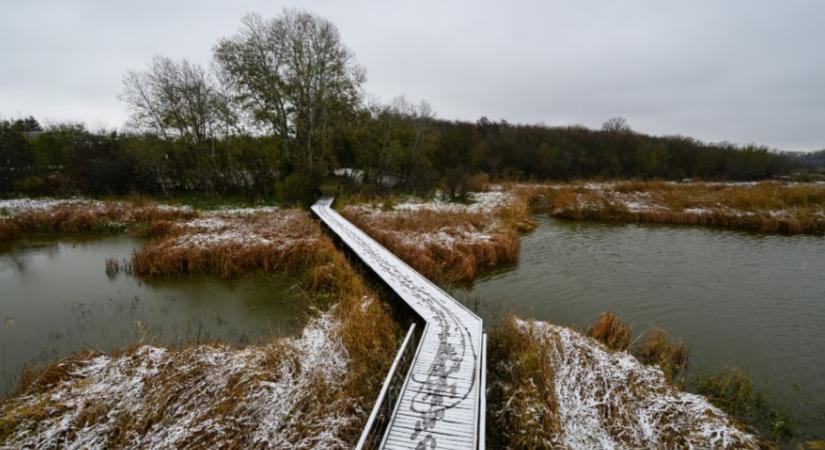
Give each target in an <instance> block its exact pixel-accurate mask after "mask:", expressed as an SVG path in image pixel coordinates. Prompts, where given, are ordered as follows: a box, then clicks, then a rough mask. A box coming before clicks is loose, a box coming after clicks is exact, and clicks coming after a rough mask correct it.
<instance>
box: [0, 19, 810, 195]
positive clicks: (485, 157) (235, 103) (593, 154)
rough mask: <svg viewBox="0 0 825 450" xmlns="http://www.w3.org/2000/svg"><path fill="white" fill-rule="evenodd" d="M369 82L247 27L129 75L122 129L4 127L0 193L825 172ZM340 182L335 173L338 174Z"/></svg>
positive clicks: (614, 125) (332, 45)
mask: <svg viewBox="0 0 825 450" xmlns="http://www.w3.org/2000/svg"><path fill="white" fill-rule="evenodd" d="M364 80H365V76H364V70H363V69H362V68H361V67H360V66H358V65H357V64H355V62H354V57H353V55H352V54H351V52H350V51H349V50H348V49H347V48H346V47H345V46H344V44H343V43H342V42H341V39H340V36H339V34H338V31H337V29H336V28H335V26H334V25H333V24H331V23H330V22H328V21H326V20H325V19H323V18H321V17H319V16H316V15H313V14H309V13H306V12H302V11H293V10H286V11H284V12H283V13H282V14H281V15H280V16H278V17H276V18H274V19H269V20H265V19H263V18H261V17H260V16H257V15H254V14H253V15H249V16H247V17H245V18H244V19H243V21H242V27H241V29H240V30H239V31H238V33H237V34H236V35H234V36H231V37H229V38H224V39H221V40H219V41H218V43H217V44H216V45H215V47H214V64H212V66H211V67H210V69H209V70H207V69H204V68H203V67H201V66H199V65H196V64H192V63H189V62H187V61H180V62H176V61H173V60H170V59H169V58H164V57H156V58H155V59H154V60H153V61H152V63H151V64H150V65H149V67H148V68H147V69H146V70H143V71H130V72H129V73H127V74H126V75H125V76H124V90H123V94H122V95H121V99H122V100H123V101H124V103H125V105H126V107H127V108H128V110H129V113H130V121H129V124H128V125H129V126H128V128H126V129H127V130H128V131H125V132H91V131H89V130H88V129H86V128H85V127H84V126H83V125H81V124H71V123H66V124H56V125H50V126H46V127H43V126H41V124H40V123H38V121H37V120H35V119H34V118H31V117H30V118H23V119H14V120H4V121H0V161H2V166H1V167H0V194H3V195H14V194H27V195H67V194H77V193H82V194H92V195H122V194H127V193H142V194H149V195H186V194H197V195H244V196H250V197H264V196H278V197H279V198H280V199H282V200H284V201H306V200H309V199H311V198H312V197H313V196H314V195H316V193H317V190H318V187H319V186H320V185H322V184H324V183H328V182H329V180H330V179H331V176H332V175H333V174H334V173H338V174H344V179H345V180H346V181H348V182H349V186H351V187H357V188H358V189H366V190H371V191H381V190H389V189H392V190H399V191H407V192H418V193H422V192H428V191H432V190H433V189H443V190H444V191H445V192H447V193H449V194H450V195H451V196H453V197H462V196H463V195H464V194H465V193H466V192H467V190H469V189H472V188H473V187H474V186H475V185H476V184H478V181H479V180H481V179H490V180H535V181H544V180H571V179H580V178H661V179H671V180H681V179H684V178H691V179H701V180H759V179H767V178H774V177H779V176H784V175H788V174H791V173H795V172H799V171H803V170H804V171H808V172H816V171H821V170H822V169H823V168H825V150H823V151H820V152H816V153H812V154H795V153H790V152H786V153H778V152H775V151H771V150H769V149H768V148H765V147H759V146H744V147H741V146H736V145H733V144H728V143H722V144H707V143H702V142H700V141H698V140H695V139H691V138H688V137H681V136H665V137H656V136H649V135H645V134H642V133H638V132H635V131H633V130H632V129H631V128H630V127H629V126H628V125H627V123H626V122H625V121H624V119H622V118H613V119H609V120H608V121H607V122H605V123H604V125H603V126H602V128H601V129H599V130H593V129H588V128H585V127H581V126H568V127H548V126H540V125H518V124H510V123H507V122H505V121H500V122H495V121H491V120H488V119H487V118H483V117H482V118H481V119H480V120H478V121H477V122H475V123H473V122H459V121H447V120H441V119H438V118H436V116H435V113H434V112H433V111H432V109H431V108H430V106H429V105H428V104H427V103H424V102H422V103H411V102H408V101H407V100H406V99H404V98H403V97H399V98H396V99H395V100H393V101H391V102H390V103H389V104H370V103H368V102H367V101H366V100H365V99H364V95H363V92H362V88H361V86H362V84H363V82H364ZM344 168H345V169H349V170H343V171H342V170H338V169H344Z"/></svg>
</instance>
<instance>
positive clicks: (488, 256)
mask: <svg viewBox="0 0 825 450" xmlns="http://www.w3.org/2000/svg"><path fill="white" fill-rule="evenodd" d="M341 212H342V214H343V215H344V216H345V217H346V218H347V219H348V220H350V221H351V222H352V223H353V224H355V225H356V226H358V227H359V228H361V229H363V230H365V231H366V232H367V233H368V234H369V235H370V236H372V237H373V238H374V239H375V240H377V241H378V242H379V243H381V244H382V245H384V246H385V247H387V248H388V249H389V250H390V251H392V252H393V253H395V254H396V255H397V256H398V257H399V258H401V259H402V260H404V261H405V262H407V263H408V264H409V265H410V266H412V267H413V268H415V269H416V270H417V271H419V272H421V273H422V274H423V275H424V276H426V277H427V278H431V279H435V280H438V281H441V282H447V283H461V282H469V281H471V280H473V279H475V278H476V277H477V276H478V274H479V273H480V272H481V271H483V270H485V269H488V268H492V267H494V266H497V265H499V264H504V263H512V262H515V261H516V260H517V259H518V254H519V235H518V233H519V231H526V230H529V229H532V228H534V227H535V224H534V223H533V222H532V221H531V220H530V219H529V208H528V206H527V205H526V204H525V203H524V202H521V201H520V200H519V201H513V202H508V203H507V204H504V205H501V206H500V207H498V208H495V209H494V210H492V211H483V212H475V211H470V210H469V209H462V208H460V207H458V208H444V209H438V208H436V209H428V208H420V209H415V210H392V209H391V208H387V207H386V202H381V203H378V204H376V205H364V204H361V205H353V204H350V205H349V206H344V207H343V208H341Z"/></svg>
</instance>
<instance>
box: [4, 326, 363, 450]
mask: <svg viewBox="0 0 825 450" xmlns="http://www.w3.org/2000/svg"><path fill="white" fill-rule="evenodd" d="M332 317H333V316H332V313H331V312H328V313H325V314H324V315H322V316H320V317H318V318H316V319H313V320H311V321H310V323H309V324H308V325H307V326H306V328H305V329H304V331H303V334H302V335H301V336H299V337H296V338H289V339H282V340H280V341H274V342H273V343H272V344H269V345H263V346H253V347H247V348H246V349H242V350H238V349H233V348H230V347H228V346H220V345H217V346H213V345H202V346H196V347H191V348H186V349H182V350H165V349H162V348H157V347H151V346H141V347H138V348H137V349H136V350H134V351H132V352H129V353H127V354H124V355H120V356H96V357H93V358H88V359H85V360H81V361H75V362H73V363H72V364H73V365H74V366H73V368H72V369H71V370H70V372H69V374H68V375H66V376H65V377H64V379H63V380H62V381H60V382H59V383H58V384H56V385H55V386H52V387H49V388H47V389H46V390H45V391H44V392H43V393H34V394H30V395H24V396H22V397H18V398H15V399H11V400H9V401H7V402H6V403H5V404H4V405H3V407H2V408H0V418H2V417H18V418H19V421H18V422H17V423H16V424H15V426H13V427H12V428H11V429H10V430H9V433H10V434H9V435H8V437H6V438H5V440H4V443H3V444H1V445H0V448H2V449H12V448H14V449H17V448H67V449H87V448H89V449H97V448H110V447H113V446H114V447H121V446H122V447H123V448H225V447H229V446H233V445H235V446H240V447H245V448H250V447H254V448H278V449H286V448H305V449H309V448H321V449H325V448H345V447H346V446H347V443H345V442H342V441H341V436H342V433H343V430H345V429H347V428H348V427H352V426H353V423H354V421H356V420H357V417H355V415H354V413H353V411H354V409H353V408H352V407H351V404H352V402H353V400H352V399H350V398H348V397H347V396H346V395H343V392H344V391H343V384H344V380H345V379H346V374H347V364H348V356H347V353H346V349H345V347H344V346H343V343H342V341H341V339H340V338H339V337H338V335H337V334H336V329H337V327H338V324H337V323H336V322H335V321H334V320H333V319H332ZM67 364H68V363H67ZM33 410H44V411H46V413H44V414H31V413H28V415H27V411H33Z"/></svg>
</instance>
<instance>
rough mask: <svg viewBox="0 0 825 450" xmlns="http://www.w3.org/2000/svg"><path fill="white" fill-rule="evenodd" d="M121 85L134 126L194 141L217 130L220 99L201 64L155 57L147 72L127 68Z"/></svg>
mask: <svg viewBox="0 0 825 450" xmlns="http://www.w3.org/2000/svg"><path fill="white" fill-rule="evenodd" d="M123 85H124V88H123V93H122V94H121V96H120V98H121V99H122V100H123V101H125V102H126V104H127V107H128V109H129V113H130V123H131V125H132V126H133V127H135V128H137V129H139V130H148V131H153V132H156V133H158V134H160V135H161V136H163V137H165V138H171V137H180V138H182V139H184V140H187V141H190V142H194V143H200V142H204V141H207V140H208V139H210V138H213V137H214V136H215V135H216V134H217V133H218V122H219V119H220V118H221V115H220V112H221V108H222V106H221V105H222V104H223V101H222V100H221V99H220V97H219V95H218V91H217V89H216V83H215V81H214V80H213V79H212V78H211V77H210V76H209V74H207V72H206V71H205V70H204V69H203V68H202V67H201V66H199V65H196V64H191V63H189V62H187V61H181V62H180V63H176V62H174V61H172V60H171V59H169V58H166V57H162V56H156V57H155V58H154V59H153V60H152V64H151V65H150V66H149V69H147V70H146V71H141V72H138V71H134V70H132V71H129V72H128V73H127V74H126V76H125V77H124V78H123Z"/></svg>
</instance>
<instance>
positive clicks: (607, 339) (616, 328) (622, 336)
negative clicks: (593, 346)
mask: <svg viewBox="0 0 825 450" xmlns="http://www.w3.org/2000/svg"><path fill="white" fill-rule="evenodd" d="M586 334H587V336H590V337H592V338H593V339H595V340H597V341H599V342H601V343H602V344H604V345H606V346H607V348H609V349H611V350H618V351H622V350H626V349H627V346H628V345H630V327H629V326H627V324H626V323H624V322H622V320H621V319H619V318H618V317H617V316H616V315H615V314H613V313H611V312H603V313H602V315H601V316H599V318H598V320H596V321H595V322H593V324H592V325H590V328H588V329H587V333H586Z"/></svg>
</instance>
